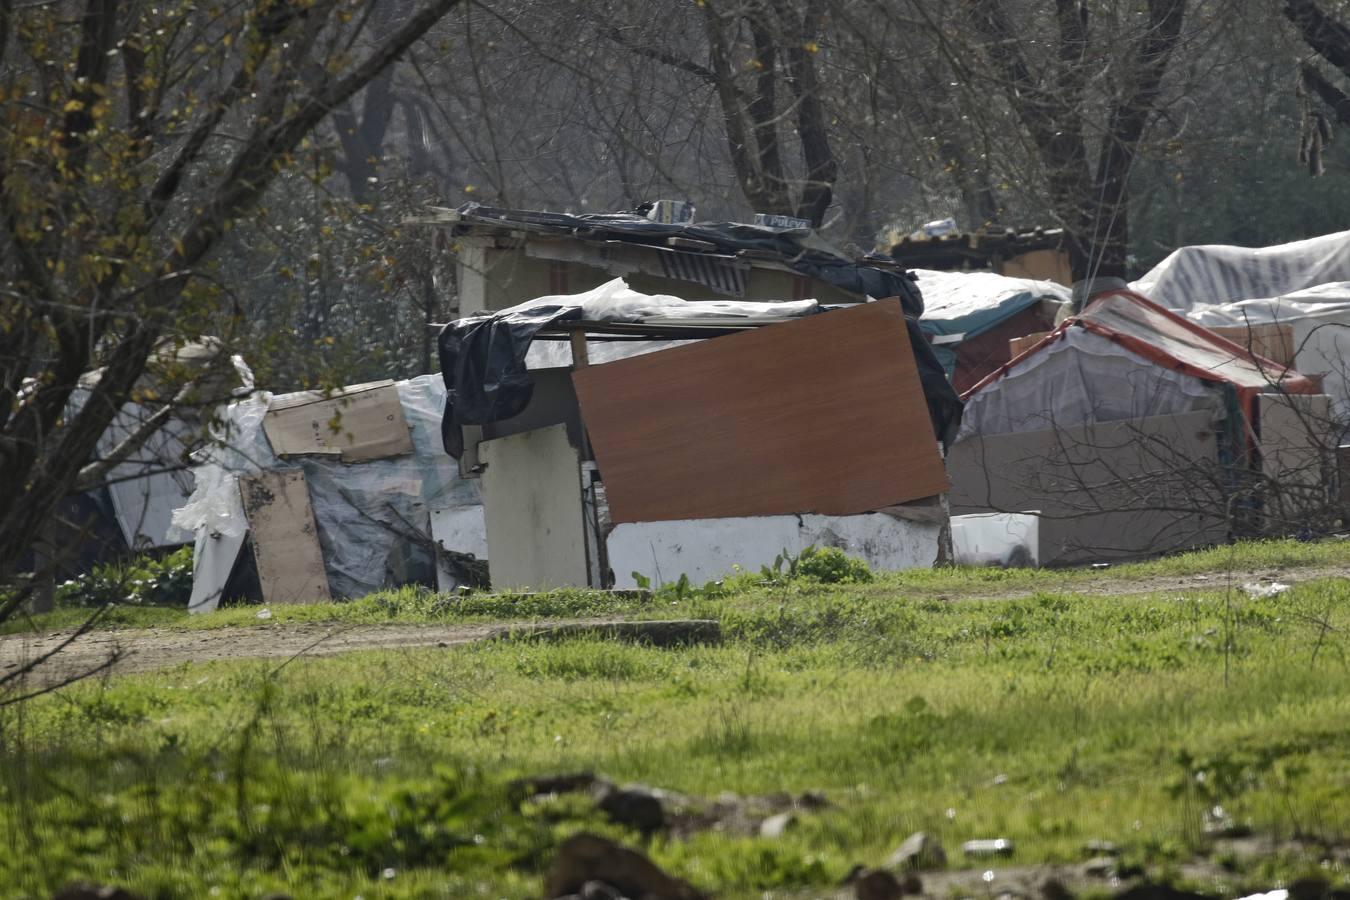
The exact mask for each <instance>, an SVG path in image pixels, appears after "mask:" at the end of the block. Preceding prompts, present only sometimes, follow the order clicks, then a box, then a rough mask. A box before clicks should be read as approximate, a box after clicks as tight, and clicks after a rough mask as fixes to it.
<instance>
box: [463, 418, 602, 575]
mask: <svg viewBox="0 0 1350 900" xmlns="http://www.w3.org/2000/svg"><path fill="white" fill-rule="evenodd" d="M478 452H479V455H480V457H481V459H482V461H483V462H484V463H486V465H487V468H486V469H484V470H483V476H482V477H483V518H484V520H485V522H486V525H487V550H488V573H489V576H490V577H491V579H492V586H493V588H494V589H498V590H503V589H505V590H510V589H513V588H531V589H533V590H546V589H548V588H557V587H585V586H587V584H588V581H589V567H588V565H587V559H586V541H585V531H584V520H583V519H582V510H581V464H580V462H579V461H578V457H577V451H576V449H575V448H574V447H573V446H572V445H571V443H569V442H568V440H567V427H566V426H565V425H552V426H549V427H548V428H539V429H536V430H534V431H526V432H522V433H520V434H514V435H510V436H508V437H503V438H497V439H496V440H492V441H484V442H483V443H481V444H479V445H478Z"/></svg>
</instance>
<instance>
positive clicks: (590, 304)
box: [493, 278, 820, 369]
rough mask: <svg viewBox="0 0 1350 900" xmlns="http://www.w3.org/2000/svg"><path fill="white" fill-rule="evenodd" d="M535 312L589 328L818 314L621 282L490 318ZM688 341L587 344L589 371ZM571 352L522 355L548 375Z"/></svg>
mask: <svg viewBox="0 0 1350 900" xmlns="http://www.w3.org/2000/svg"><path fill="white" fill-rule="evenodd" d="M539 306H558V307H565V308H575V309H580V310H581V318H583V319H586V320H588V321H591V322H645V323H648V324H659V323H660V322H661V321H662V320H672V319H674V320H684V319H763V318H792V317H796V316H805V315H810V314H811V313H814V312H815V311H816V310H817V309H819V308H820V305H819V304H818V303H817V302H816V301H815V300H782V301H777V302H769V301H754V300H698V301H692V300H685V299H682V298H680V297H672V296H670V295H669V294H643V293H640V292H639V291H635V290H633V289H632V288H630V287H629V286H628V282H626V281H624V280H623V279H622V278H615V279H613V280H612V281H607V282H605V283H604V284H602V285H600V286H599V287H596V288H593V289H591V290H589V291H585V292H583V293H580V294H560V295H555V296H549V297H539V298H538V299H535V300H529V301H526V302H525V303H520V304H517V305H516V306H513V307H511V308H510V309H507V310H498V311H496V312H494V313H493V315H503V314H506V313H510V312H514V311H519V310H525V309H531V308H533V307H539ZM687 343H693V342H692V341H628V340H622V341H605V340H590V341H587V344H586V353H587V356H588V360H589V362H590V363H591V364H592V365H599V364H600V363H607V362H614V361H616V360H620V359H627V358H629V357H630V356H641V355H643V354H645V353H655V352H656V351H657V350H667V349H669V348H671V347H678V346H680V345H681V344H687ZM573 363H574V360H573V359H572V349H571V347H570V346H569V345H568V343H567V342H566V341H541V340H536V341H535V342H534V343H532V344H531V345H530V349H529V351H528V352H527V353H526V355H525V365H526V367H527V368H530V369H547V368H555V367H559V366H570V365H573Z"/></svg>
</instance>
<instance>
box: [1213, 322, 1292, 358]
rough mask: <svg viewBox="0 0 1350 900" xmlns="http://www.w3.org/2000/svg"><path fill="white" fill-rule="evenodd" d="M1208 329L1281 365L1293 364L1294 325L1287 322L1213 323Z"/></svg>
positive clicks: (1248, 350) (1250, 351)
mask: <svg viewBox="0 0 1350 900" xmlns="http://www.w3.org/2000/svg"><path fill="white" fill-rule="evenodd" d="M1209 330H1210V331H1212V332H1214V333H1215V334H1217V335H1221V336H1223V337H1226V338H1228V340H1230V341H1232V342H1233V343H1235V344H1237V345H1238V346H1239V347H1242V348H1243V349H1245V350H1246V351H1247V352H1249V353H1255V354H1256V355H1257V356H1264V357H1265V358H1266V359H1268V360H1270V361H1272V362H1277V363H1279V364H1280V365H1282V366H1292V365H1293V364H1294V326H1293V325H1291V324H1289V323H1288V322H1257V323H1253V324H1251V325H1213V326H1210V329H1209Z"/></svg>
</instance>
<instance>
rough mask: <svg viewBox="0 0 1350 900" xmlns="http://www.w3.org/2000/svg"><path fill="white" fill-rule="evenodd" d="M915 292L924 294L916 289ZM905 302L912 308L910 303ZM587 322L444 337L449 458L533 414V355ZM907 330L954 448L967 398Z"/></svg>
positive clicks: (932, 413) (513, 314)
mask: <svg viewBox="0 0 1350 900" xmlns="http://www.w3.org/2000/svg"><path fill="white" fill-rule="evenodd" d="M909 290H910V291H912V292H913V293H914V294H917V293H918V288H917V287H915V286H914V284H913V282H910V283H909ZM901 300H902V305H904V306H906V308H907V304H904V295H901ZM920 302H921V301H920ZM581 314H582V310H581V308H580V307H575V306H537V307H531V308H528V309H524V310H518V311H506V312H502V313H499V314H497V315H494V316H487V317H481V318H473V319H460V320H459V321H457V322H451V323H450V324H449V325H446V326H445V328H444V329H442V330H441V334H440V340H439V352H440V361H441V375H442V377H443V378H444V379H445V388H446V401H445V415H444V417H443V418H442V420H441V437H442V439H443V442H444V444H445V449H446V452H447V453H450V454H451V455H453V456H459V454H460V453H461V452H462V450H463V443H462V440H463V439H462V436H461V432H460V426H462V425H487V424H489V423H491V422H497V421H500V420H502V419H509V418H510V417H512V416H515V415H518V414H520V412H522V411H523V410H524V409H525V407H526V405H527V404H528V403H529V402H530V396H531V394H532V393H533V391H534V378H533V377H532V376H531V375H530V373H529V370H528V369H526V367H525V355H526V353H528V352H529V349H530V344H531V343H532V342H533V341H534V336H535V334H537V333H538V332H539V331H540V329H543V328H545V327H547V326H549V325H551V324H553V323H555V322H559V321H565V320H567V319H578V318H580V317H581ZM905 324H906V326H907V327H908V330H909V342H910V345H911V347H913V349H914V360H915V362H916V363H917V364H918V370H919V381H920V384H921V385H922V386H923V392H924V397H925V399H926V400H927V402H928V415H929V418H930V419H931V420H932V423H933V433H934V434H936V435H937V436H938V438H939V439H940V440H942V442H943V443H944V444H946V445H950V444H951V442H952V440H953V439H954V438H955V437H956V433H957V430H958V429H959V428H960V427H961V410H962V403H961V398H960V397H958V396H957V394H956V390H955V389H954V388H953V387H952V385H951V382H949V381H948V380H947V373H946V371H945V370H944V369H943V368H942V364H941V363H940V362H938V358H937V356H936V355H935V354H934V353H933V348H932V347H930V346H929V344H928V341H927V339H925V338H924V336H923V332H921V331H920V330H919V323H918V321H917V320H916V319H914V318H911V317H910V316H908V315H906V316H905ZM711 340H716V338H712V339H711Z"/></svg>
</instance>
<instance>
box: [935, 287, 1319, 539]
mask: <svg viewBox="0 0 1350 900" xmlns="http://www.w3.org/2000/svg"><path fill="white" fill-rule="evenodd" d="M1309 395H1316V388H1315V386H1314V384H1313V382H1312V381H1311V380H1310V379H1308V378H1305V377H1304V376H1302V375H1300V374H1298V373H1297V372H1294V371H1292V370H1290V369H1288V368H1287V367H1286V366H1282V365H1279V364H1277V363H1275V362H1273V361H1271V360H1268V359H1264V358H1262V357H1258V356H1255V355H1253V354H1251V353H1249V352H1248V351H1247V350H1246V349H1245V348H1243V347H1241V346H1239V345H1238V344H1236V343H1233V342H1232V341H1229V340H1226V339H1225V338H1223V337H1221V336H1219V335H1217V334H1215V333H1213V332H1211V331H1209V330H1207V329H1205V328H1203V327H1201V326H1199V325H1196V324H1195V323H1193V322H1190V321H1188V320H1186V319H1184V318H1182V317H1181V316H1179V315H1177V314H1175V313H1172V312H1169V311H1168V310H1166V309H1163V308H1162V307H1160V306H1158V305H1157V304H1155V303H1152V302H1150V301H1149V300H1147V299H1146V298H1144V297H1142V296H1140V295H1138V294H1136V293H1132V292H1116V293H1109V294H1105V295H1101V296H1099V297H1098V298H1097V299H1096V300H1095V301H1094V302H1093V303H1092V304H1091V305H1090V306H1089V307H1088V308H1087V309H1086V310H1085V311H1084V312H1083V313H1082V314H1080V315H1079V316H1077V317H1074V318H1072V319H1068V320H1066V321H1065V322H1064V323H1062V324H1061V325H1060V326H1059V327H1058V328H1057V329H1056V330H1055V331H1054V332H1052V333H1051V334H1050V335H1049V336H1047V337H1045V338H1044V339H1042V340H1041V341H1040V342H1038V343H1037V344H1035V345H1034V346H1033V347H1032V348H1031V349H1029V350H1027V351H1026V352H1024V353H1022V354H1021V355H1019V356H1018V357H1016V358H1015V359H1013V360H1012V361H1011V362H1010V363H1008V364H1007V365H1006V366H1003V367H1002V368H1001V369H999V370H998V371H996V372H994V373H993V374H991V375H990V376H988V377H987V378H986V379H984V381H982V382H981V383H980V384H978V385H976V386H975V387H974V388H973V389H971V390H970V391H969V392H967V393H966V395H965V396H964V399H965V401H966V409H965V415H964V419H963V422H962V427H961V431H960V434H959V436H958V439H957V441H956V442H955V444H954V445H953V446H952V448H951V452H950V453H949V455H948V468H949V471H950V472H951V476H952V481H953V490H952V493H951V505H952V511H953V512H954V513H956V512H965V513H974V512H983V511H1011V512H1022V511H1031V510H1037V511H1039V512H1041V514H1042V516H1043V520H1042V522H1041V527H1040V541H1041V552H1040V559H1041V560H1042V562H1045V563H1055V562H1079V561H1084V560H1089V559H1101V558H1112V557H1120V556H1136V555H1140V554H1145V553H1152V552H1161V551H1163V550H1169V549H1176V548H1178V547H1182V546H1194V545H1201V544H1205V543H1211V542H1213V541H1216V540H1219V539H1222V537H1223V535H1224V534H1225V533H1226V529H1227V528H1228V522H1229V518H1228V515H1227V513H1228V510H1227V509H1226V508H1225V502H1226V500H1225V496H1224V492H1225V490H1226V489H1227V488H1228V487H1229V485H1228V484H1227V482H1226V480H1225V479H1228V478H1229V477H1230V476H1232V475H1233V474H1234V473H1238V472H1241V471H1245V470H1250V469H1251V468H1252V467H1257V468H1260V466H1261V465H1262V462H1261V459H1262V452H1263V451H1268V455H1269V454H1273V453H1274V452H1275V450H1276V449H1277V448H1274V447H1265V446H1264V445H1263V444H1262V442H1261V439H1262V424H1263V416H1264V417H1265V418H1266V419H1267V420H1269V422H1271V423H1275V424H1272V426H1271V428H1270V429H1269V431H1271V432H1272V433H1274V432H1276V431H1279V432H1280V433H1281V438H1280V440H1282V441H1285V440H1296V438H1295V437H1293V436H1291V435H1292V430H1291V429H1288V428H1284V427H1282V426H1281V425H1280V424H1279V423H1281V422H1283V421H1284V420H1285V419H1287V418H1289V417H1290V416H1293V417H1295V418H1297V417H1298V416H1301V415H1314V414H1316V413H1317V408H1318V404H1319V403H1320V404H1321V408H1325V400H1326V398H1324V397H1321V398H1319V397H1315V396H1309ZM1300 396H1305V397H1306V399H1304V400H1300V399H1298V398H1299V397H1300ZM1304 443H1305V444H1306V437H1305V438H1304ZM1183 494H1185V496H1183Z"/></svg>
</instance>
